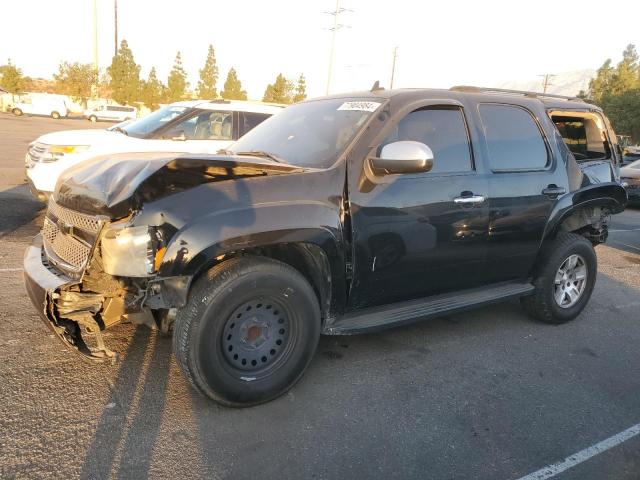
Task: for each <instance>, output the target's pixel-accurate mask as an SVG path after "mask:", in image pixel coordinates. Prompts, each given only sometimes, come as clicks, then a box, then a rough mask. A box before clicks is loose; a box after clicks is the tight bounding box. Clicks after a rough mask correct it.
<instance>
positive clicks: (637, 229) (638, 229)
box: [609, 228, 640, 233]
mask: <svg viewBox="0 0 640 480" xmlns="http://www.w3.org/2000/svg"><path fill="white" fill-rule="evenodd" d="M612 232H615V233H620V232H640V228H630V229H628V230H615V229H613V230H612V229H609V233H612Z"/></svg>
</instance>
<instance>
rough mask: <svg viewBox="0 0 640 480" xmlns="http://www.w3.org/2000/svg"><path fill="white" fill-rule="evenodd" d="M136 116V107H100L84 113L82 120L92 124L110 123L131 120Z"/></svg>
mask: <svg viewBox="0 0 640 480" xmlns="http://www.w3.org/2000/svg"><path fill="white" fill-rule="evenodd" d="M137 115H138V109H137V108H136V107H126V106H124V105H100V106H98V107H95V108H91V109H88V110H85V111H84V118H86V119H87V120H90V121H92V122H97V121H98V120H106V121H110V122H124V121H125V120H133V119H135V118H136V116H137Z"/></svg>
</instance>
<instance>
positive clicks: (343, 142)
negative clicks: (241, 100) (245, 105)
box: [230, 98, 381, 168]
mask: <svg viewBox="0 0 640 480" xmlns="http://www.w3.org/2000/svg"><path fill="white" fill-rule="evenodd" d="M380 105H381V103H380V102H378V101H370V100H366V99H345V98H339V99H328V100H316V101H311V102H304V103H298V104H296V105H292V106H290V107H288V108H285V109H284V110H283V111H282V112H280V113H278V114H276V115H274V116H272V117H271V118H269V119H267V120H265V121H264V122H263V123H261V124H260V125H258V126H257V127H256V128H254V129H253V130H251V131H250V132H249V133H247V134H246V135H245V136H244V137H242V138H241V139H240V140H238V141H237V142H236V143H234V144H233V145H232V146H231V147H230V148H231V150H232V151H233V152H234V153H248V152H262V154H264V153H268V154H270V155H272V156H274V157H277V158H279V159H281V160H282V161H284V162H286V163H289V164H291V165H297V166H301V167H314V168H328V167H330V166H331V165H333V164H334V163H335V162H336V160H337V159H338V156H339V155H340V153H342V151H343V150H344V149H345V147H346V146H347V145H348V144H349V142H351V140H352V139H353V138H354V137H355V135H356V134H357V133H358V131H359V130H360V129H361V128H362V126H363V125H364V124H365V122H366V121H367V119H368V118H369V117H370V116H371V115H372V113H373V112H374V111H375V110H376V109H377V108H378V107H379V106H380Z"/></svg>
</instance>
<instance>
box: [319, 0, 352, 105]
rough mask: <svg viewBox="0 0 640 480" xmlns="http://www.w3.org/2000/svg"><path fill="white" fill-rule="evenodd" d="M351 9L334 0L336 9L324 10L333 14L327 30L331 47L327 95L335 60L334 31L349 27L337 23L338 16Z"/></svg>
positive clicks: (338, 0)
mask: <svg viewBox="0 0 640 480" xmlns="http://www.w3.org/2000/svg"><path fill="white" fill-rule="evenodd" d="M352 11H353V10H350V9H348V8H341V7H340V0H336V9H335V10H334V11H332V12H325V13H327V14H329V15H333V27H331V28H329V30H330V31H331V49H330V51H329V69H328V70H329V71H328V74H327V95H329V91H330V90H331V80H332V77H333V62H334V60H335V50H336V32H337V31H338V30H340V29H341V28H345V27H346V28H349V26H348V25H342V24H341V23H339V21H338V18H339V16H340V14H341V13H344V12H352Z"/></svg>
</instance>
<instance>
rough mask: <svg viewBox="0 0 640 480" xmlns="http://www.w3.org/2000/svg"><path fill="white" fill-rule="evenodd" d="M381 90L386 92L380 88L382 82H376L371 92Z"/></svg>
mask: <svg viewBox="0 0 640 480" xmlns="http://www.w3.org/2000/svg"><path fill="white" fill-rule="evenodd" d="M379 90H384V87H381V86H380V80H376V82H375V83H374V84H373V87H371V91H372V92H377V91H379Z"/></svg>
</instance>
